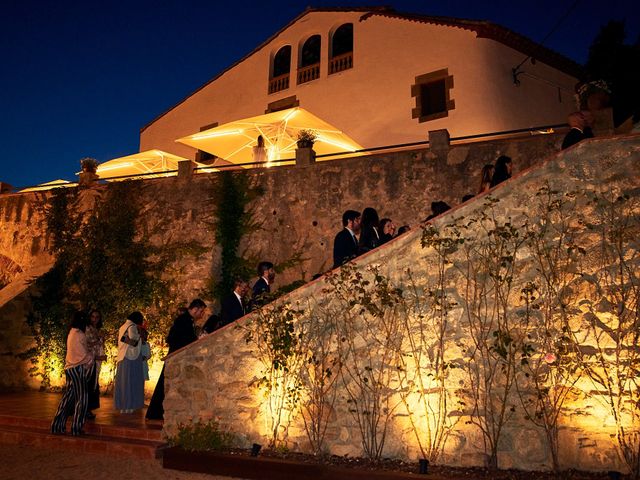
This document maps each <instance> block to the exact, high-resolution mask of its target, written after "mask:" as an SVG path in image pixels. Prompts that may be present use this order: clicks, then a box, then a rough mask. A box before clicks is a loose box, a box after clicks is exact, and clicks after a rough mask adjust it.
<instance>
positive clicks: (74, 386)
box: [51, 312, 94, 435]
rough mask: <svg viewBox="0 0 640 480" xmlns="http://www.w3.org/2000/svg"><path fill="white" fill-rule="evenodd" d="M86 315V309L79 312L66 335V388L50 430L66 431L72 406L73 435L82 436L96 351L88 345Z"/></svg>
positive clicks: (54, 431) (55, 431) (58, 432)
mask: <svg viewBox="0 0 640 480" xmlns="http://www.w3.org/2000/svg"><path fill="white" fill-rule="evenodd" d="M86 328H87V316H86V315H85V314H84V313H83V312H76V313H74V315H73V319H72V320H71V329H70V330H69V335H68V336H67V356H66V358H65V365H64V374H65V377H66V381H67V384H66V390H65V392H64V395H63V396H62V399H61V400H60V405H58V411H57V412H56V416H55V417H54V419H53V422H52V423H51V432H52V433H55V434H61V433H64V432H65V428H66V423H67V417H68V412H70V410H71V408H72V407H73V409H74V410H73V422H72V423H71V434H72V435H82V433H83V432H82V426H83V425H84V420H85V417H86V415H87V403H88V398H89V392H88V390H87V380H88V378H89V377H90V376H91V374H92V369H93V365H94V360H93V353H92V352H91V351H90V350H89V349H88V348H87V338H86V336H85V333H84V332H85V329H86Z"/></svg>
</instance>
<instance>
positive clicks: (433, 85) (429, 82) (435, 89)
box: [411, 68, 455, 122]
mask: <svg viewBox="0 0 640 480" xmlns="http://www.w3.org/2000/svg"><path fill="white" fill-rule="evenodd" d="M452 88H453V76H452V75H449V71H448V69H446V68H445V69H443V70H438V71H436V72H431V73H425V74H424V75H419V76H417V77H416V83H415V84H414V85H412V86H411V96H412V97H415V99H416V104H415V105H416V106H415V108H414V109H413V110H412V111H411V117H412V118H417V119H418V121H419V122H427V121H429V120H435V119H437V118H443V117H447V116H448V115H449V110H453V109H454V108H455V102H454V101H453V100H452V99H451V98H450V95H451V93H450V90H451V89H452Z"/></svg>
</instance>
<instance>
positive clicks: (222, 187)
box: [209, 171, 263, 302]
mask: <svg viewBox="0 0 640 480" xmlns="http://www.w3.org/2000/svg"><path fill="white" fill-rule="evenodd" d="M262 194H263V190H262V189H261V188H259V187H256V186H254V185H251V183H250V180H249V177H248V176H247V175H243V174H242V173H238V172H230V171H225V172H222V173H220V175H218V176H217V177H216V181H215V182H214V183H213V188H212V193H211V201H212V204H213V215H214V217H215V224H214V225H213V227H214V232H215V233H214V235H215V241H216V245H218V246H219V247H220V279H219V280H216V279H215V278H214V276H213V275H212V276H211V278H210V280H209V290H210V293H211V294H212V295H213V296H214V297H215V298H217V299H218V300H219V301H220V302H222V299H223V298H224V297H225V296H227V295H228V294H229V292H231V291H232V290H233V283H234V279H235V277H237V276H240V277H244V278H248V277H249V276H250V275H251V274H252V272H253V271H254V268H255V265H256V264H257V259H255V258H246V256H245V255H244V254H246V252H244V253H243V254H241V253H240V252H239V249H240V242H241V240H242V238H243V237H244V236H245V235H247V234H250V233H252V232H255V231H257V230H258V229H259V225H258V224H257V223H256V222H255V220H254V218H253V212H252V210H251V208H250V204H251V202H252V201H253V200H254V199H256V198H258V197H259V196H260V195H262Z"/></svg>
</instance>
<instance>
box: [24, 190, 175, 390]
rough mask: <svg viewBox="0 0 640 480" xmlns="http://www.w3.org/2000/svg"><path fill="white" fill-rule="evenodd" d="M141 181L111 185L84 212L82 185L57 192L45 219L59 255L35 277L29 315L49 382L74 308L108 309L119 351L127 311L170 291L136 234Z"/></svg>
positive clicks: (35, 353) (111, 341) (111, 339)
mask: <svg viewBox="0 0 640 480" xmlns="http://www.w3.org/2000/svg"><path fill="white" fill-rule="evenodd" d="M140 185H141V183H140V182H119V183H115V184H111V185H109V188H108V189H107V190H106V191H105V192H104V194H103V196H102V197H101V198H100V199H98V200H97V201H96V203H95V205H94V207H93V209H92V210H89V211H87V212H86V213H85V214H84V215H83V214H82V213H81V212H82V209H81V208H80V203H79V202H80V197H79V196H78V194H77V190H76V189H58V190H55V191H54V192H53V196H52V199H51V203H50V206H49V207H48V208H47V210H46V218H47V225H48V231H49V233H50V234H51V236H52V250H53V253H54V254H55V255H56V261H55V264H54V266H53V268H52V269H51V270H50V271H49V272H47V273H46V274H45V275H43V276H41V277H39V278H38V279H37V280H36V281H35V284H34V286H35V290H36V292H37V293H36V294H35V295H34V296H33V298H32V306H33V309H32V312H31V315H30V316H29V318H28V323H29V325H30V326H31V329H32V332H33V334H34V337H35V343H36V346H35V349H33V350H32V351H31V352H29V354H30V357H31V359H32V362H33V367H34V368H33V370H32V374H33V375H39V376H41V377H42V380H43V387H45V388H46V387H48V386H49V385H50V375H51V374H52V373H53V372H55V371H57V372H58V373H60V372H61V369H59V365H63V364H64V350H65V343H66V342H65V337H66V332H67V324H68V322H69V319H70V318H71V314H72V312H73V311H74V310H77V309H81V308H85V309H87V308H97V309H98V310H100V311H101V312H102V315H103V320H104V327H103V328H104V329H105V332H106V334H107V351H110V352H112V354H113V353H115V348H114V347H115V339H116V335H115V332H116V331H117V329H118V327H119V326H120V324H121V323H122V321H123V319H124V318H125V317H126V315H127V314H128V313H130V312H131V311H133V310H143V311H144V310H147V309H151V308H154V307H155V306H156V300H157V299H160V298H166V296H167V288H166V282H163V281H162V280H160V265H159V264H157V263H151V262H149V261H148V260H147V257H148V256H150V255H151V254H152V253H153V252H154V249H153V248H151V247H150V246H149V245H148V244H147V243H146V242H145V241H144V239H143V238H137V235H136V225H137V221H138V218H139V210H140V197H141V196H140V192H139V188H140ZM160 333H161V334H163V333H164V332H160ZM110 360H111V362H110V363H112V362H113V358H111V359H110ZM107 367H109V364H107Z"/></svg>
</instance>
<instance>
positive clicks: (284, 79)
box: [269, 45, 291, 93]
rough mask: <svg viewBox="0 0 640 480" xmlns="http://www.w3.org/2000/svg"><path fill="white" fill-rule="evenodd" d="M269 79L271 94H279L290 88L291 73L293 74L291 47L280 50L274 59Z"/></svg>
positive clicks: (286, 46) (287, 46)
mask: <svg viewBox="0 0 640 480" xmlns="http://www.w3.org/2000/svg"><path fill="white" fill-rule="evenodd" d="M271 72H272V73H271V78H270V79H269V93H275V92H279V91H280V90H286V89H287V88H289V73H290V72H291V45H285V46H284V47H282V48H280V50H278V52H277V53H276V54H275V56H274V57H273V68H272V70H271Z"/></svg>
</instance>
